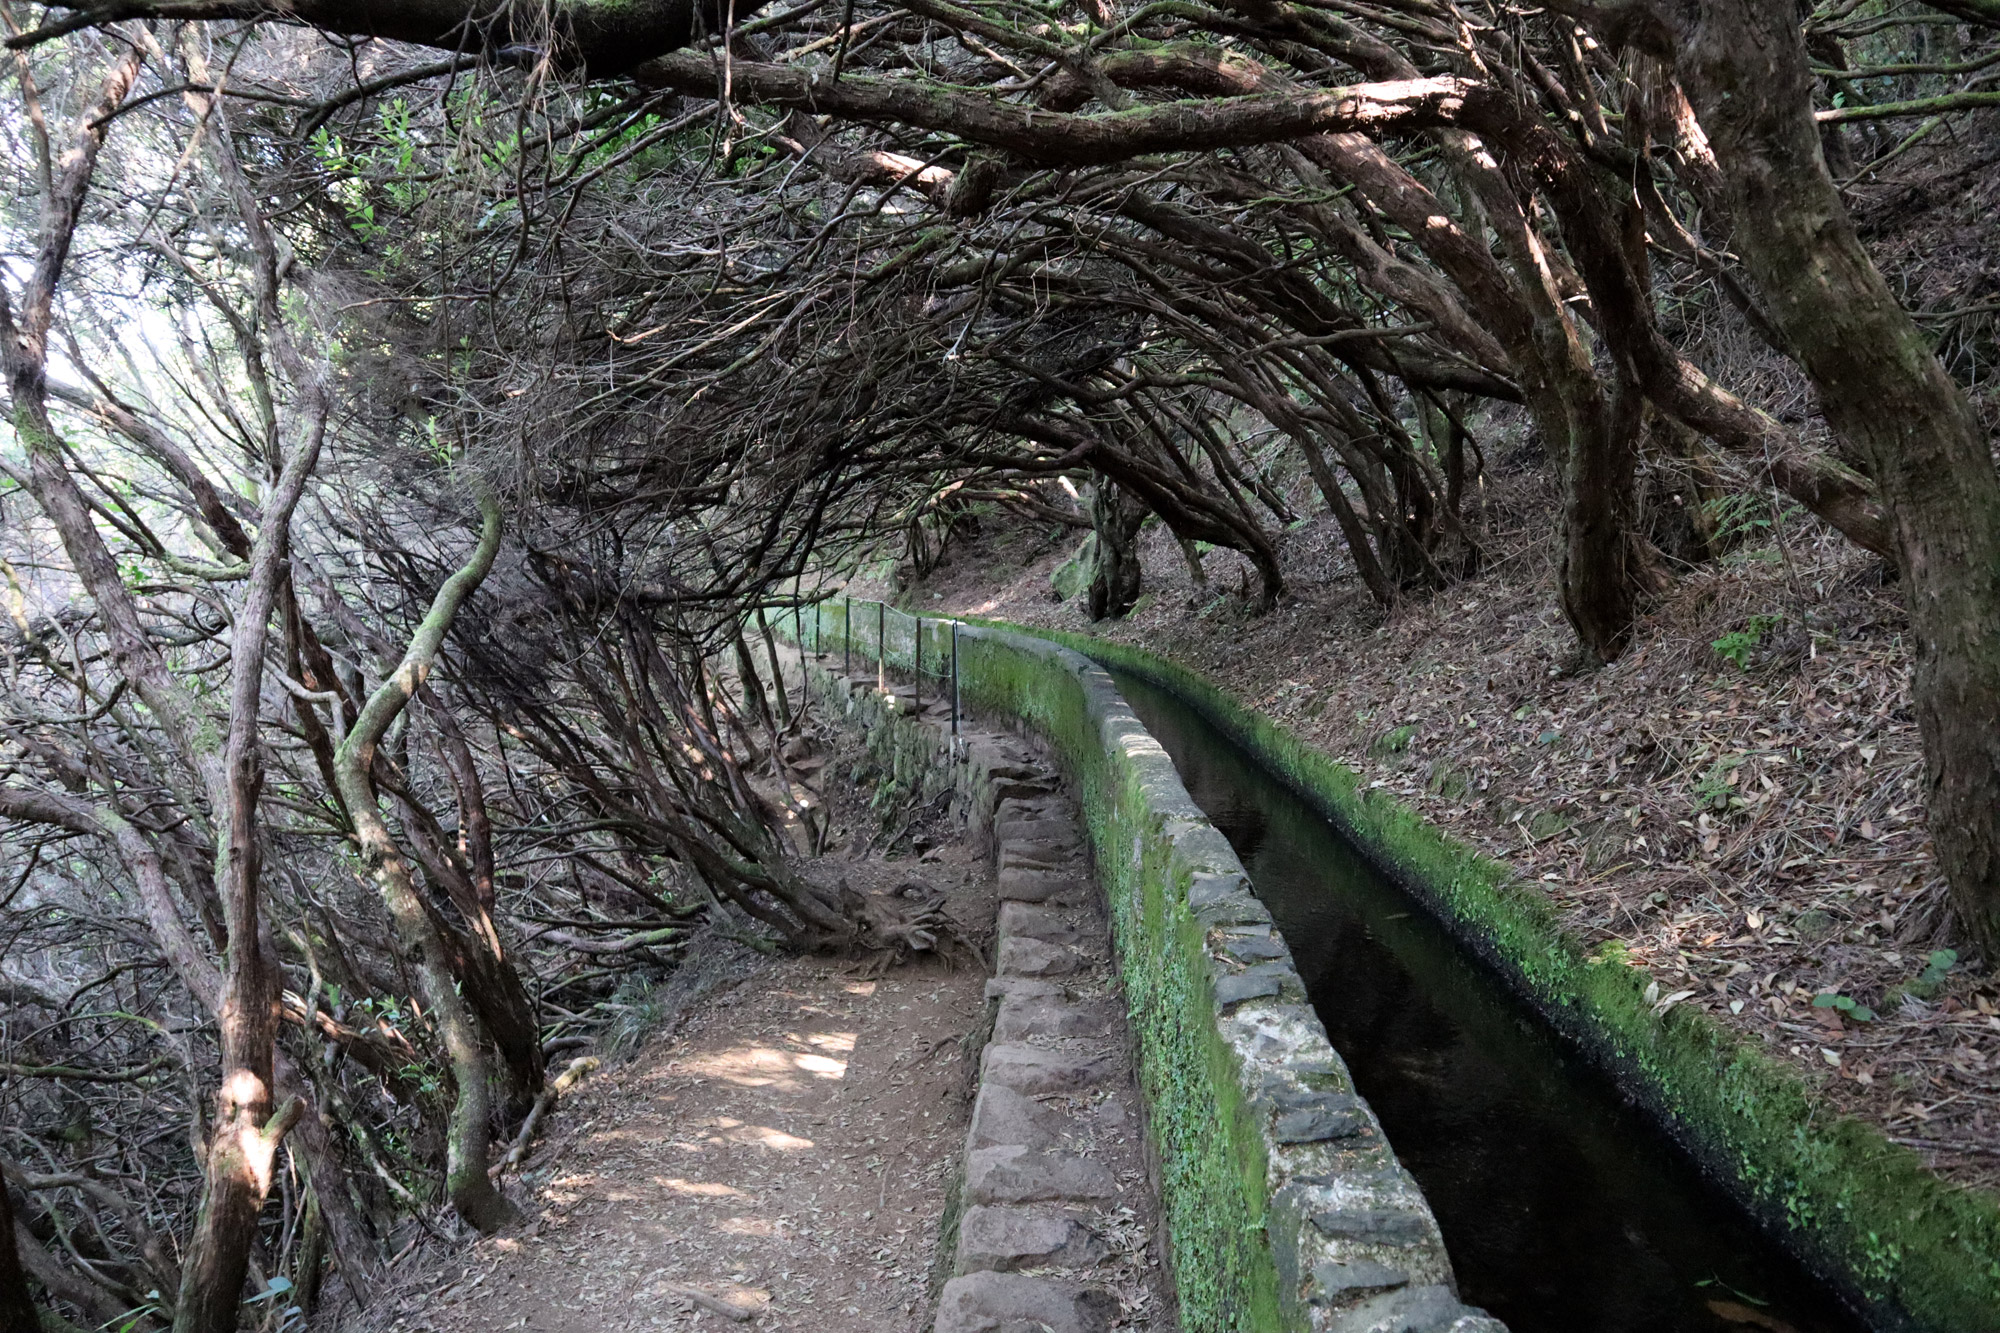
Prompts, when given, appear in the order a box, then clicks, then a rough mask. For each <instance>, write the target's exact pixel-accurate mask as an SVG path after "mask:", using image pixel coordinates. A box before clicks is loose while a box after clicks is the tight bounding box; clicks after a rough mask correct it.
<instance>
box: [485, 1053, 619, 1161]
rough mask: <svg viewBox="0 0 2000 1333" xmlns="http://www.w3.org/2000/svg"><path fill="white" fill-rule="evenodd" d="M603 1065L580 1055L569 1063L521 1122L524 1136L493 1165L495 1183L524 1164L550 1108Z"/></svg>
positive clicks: (536, 1099)
mask: <svg viewBox="0 0 2000 1333" xmlns="http://www.w3.org/2000/svg"><path fill="white" fill-rule="evenodd" d="M600 1063H601V1062H600V1061H599V1060H598V1058H597V1057H596V1056H594V1055H579V1056H578V1057H577V1058H576V1059H574V1060H572V1061H570V1062H569V1068H567V1069H565V1070H563V1071H562V1073H561V1074H559V1075H557V1076H556V1080H555V1082H553V1083H551V1084H549V1086H548V1087H546V1088H544V1089H543V1090H542V1095H541V1096H539V1097H537V1098H535V1106H534V1109H533V1110H531V1111H529V1112H528V1118H527V1119H526V1120H523V1121H522V1122H521V1132H520V1133H519V1134H516V1135H515V1136H514V1142H513V1145H512V1146H511V1147H509V1148H508V1149H507V1153H506V1156H504V1157H502V1158H501V1159H500V1160H499V1161H498V1162H496V1163H495V1164H494V1165H493V1169H492V1173H491V1174H492V1175H493V1178H494V1179H496V1180H497V1179H499V1178H500V1176H501V1174H502V1173H503V1172H506V1171H508V1170H511V1169H512V1168H514V1167H516V1166H519V1165H520V1164H521V1159H522V1158H524V1157H526V1156H527V1155H528V1145H529V1144H531V1143H533V1142H534V1141H535V1131H536V1130H538V1129H540V1128H541V1126H542V1120H543V1118H544V1117H546V1116H547V1115H548V1113H549V1108H550V1107H552V1106H554V1105H555V1104H556V1099H557V1098H559V1097H561V1096H562V1095H563V1094H564V1093H566V1092H568V1091H569V1090H570V1089H572V1088H574V1087H575V1086H576V1085H577V1084H579V1083H581V1082H582V1081H583V1077H584V1075H586V1074H588V1073H590V1072H591V1071H592V1070H594V1069H596V1068H597V1066H598V1065H599V1064H600Z"/></svg>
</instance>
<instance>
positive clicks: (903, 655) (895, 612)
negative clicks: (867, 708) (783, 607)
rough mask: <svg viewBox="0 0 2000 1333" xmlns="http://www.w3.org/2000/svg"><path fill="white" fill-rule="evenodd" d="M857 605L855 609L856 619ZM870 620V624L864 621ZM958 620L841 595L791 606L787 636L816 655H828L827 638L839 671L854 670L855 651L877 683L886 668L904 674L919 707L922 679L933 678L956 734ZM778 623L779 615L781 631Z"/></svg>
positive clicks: (882, 685)
mask: <svg viewBox="0 0 2000 1333" xmlns="http://www.w3.org/2000/svg"><path fill="white" fill-rule="evenodd" d="M857 605H858V606H859V607H860V609H861V616H860V618H859V621H858V622H857V619H856V616H855V608H856V606H857ZM871 611H872V612H873V614H870V612H871ZM871 620H872V621H874V624H873V625H872V626H871V625H869V624H868V622H869V621H871ZM962 623H963V622H961V621H958V620H954V619H952V618H951V617H949V616H923V615H917V614H913V613H911V612H908V611H904V610H901V609H900V608H897V607H893V606H890V605H889V604H888V603H887V602H883V601H878V600H876V599H874V598H858V599H857V598H854V597H848V596H844V595H843V596H841V597H839V598H838V599H835V598H826V599H824V600H821V601H817V602H814V603H812V604H811V605H809V606H801V607H797V608H795V609H794V611H793V615H792V640H793V642H794V643H796V644H797V645H798V647H799V649H800V651H802V652H810V653H811V654H812V655H813V656H815V657H818V658H822V659H824V658H825V657H827V656H828V655H829V651H830V649H829V644H833V645H834V648H835V649H837V651H839V653H840V654H841V671H842V673H843V674H845V675H849V676H851V675H853V674H854V657H855V654H856V652H857V651H859V652H860V654H861V659H862V661H863V662H864V663H866V662H868V661H869V660H871V659H872V660H873V661H874V663H875V683H876V688H878V689H884V690H886V689H887V688H888V685H889V672H890V671H891V670H892V669H893V670H895V671H896V672H898V673H899V674H902V675H905V676H907V677H908V678H909V679H910V682H911V688H912V690H913V691H914V694H915V703H916V706H917V707H918V708H919V709H921V708H922V707H923V701H924V682H925V681H926V680H930V681H935V682H936V683H937V687H938V693H939V694H940V695H946V694H948V695H949V702H950V704H951V734H952V735H953V736H956V735H958V733H959V721H960V716H961V711H960V707H959V690H958V631H959V628H960V626H961V625H962ZM783 625H784V621H783V618H782V617H780V619H779V630H780V632H781V633H782V631H783ZM870 630H872V631H873V633H870V632H869V631H870ZM809 639H810V644H808V640H809Z"/></svg>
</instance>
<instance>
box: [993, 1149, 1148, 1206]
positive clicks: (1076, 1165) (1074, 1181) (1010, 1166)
mask: <svg viewBox="0 0 2000 1333" xmlns="http://www.w3.org/2000/svg"><path fill="white" fill-rule="evenodd" d="M965 1197H966V1198H967V1199H969V1200H970V1201H971V1202H973V1203H1059V1202H1063V1201H1068V1202H1071V1203H1091V1202H1095V1201H1097V1200H1100V1199H1115V1198H1117V1197H1118V1177H1116V1176H1114V1175H1112V1174H1111V1168H1110V1167H1108V1166H1105V1165H1104V1164H1103V1163H1102V1162H1094V1161H1092V1160H1091V1159H1090V1158H1088V1157H1085V1156H1083V1155H1082V1154H1081V1153H1073V1152H1059V1151H1055V1150H1052V1149H1045V1148H1030V1147H1027V1146H1025V1145H1023V1144H1019V1143H1006V1144H999V1145H996V1146H994V1147H991V1148H974V1149H973V1150H972V1151H971V1152H970V1153H968V1154H966V1159H965Z"/></svg>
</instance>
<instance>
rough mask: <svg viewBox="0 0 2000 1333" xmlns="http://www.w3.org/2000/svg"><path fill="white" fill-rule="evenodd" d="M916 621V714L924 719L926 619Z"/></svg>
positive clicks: (920, 618)
mask: <svg viewBox="0 0 2000 1333" xmlns="http://www.w3.org/2000/svg"><path fill="white" fill-rule="evenodd" d="M916 619H917V670H916V673H915V674H916V678H917V702H916V713H917V716H918V717H922V716H923V713H924V618H923V617H922V616H918V617H917V618H916Z"/></svg>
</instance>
